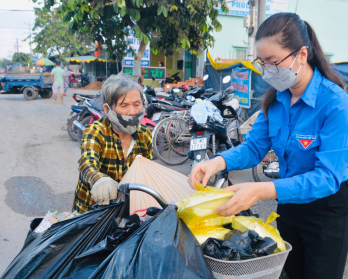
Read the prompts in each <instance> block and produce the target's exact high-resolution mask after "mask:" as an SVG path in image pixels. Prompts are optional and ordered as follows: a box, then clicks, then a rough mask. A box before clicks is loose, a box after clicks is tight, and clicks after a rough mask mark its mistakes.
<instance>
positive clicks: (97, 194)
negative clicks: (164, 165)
mask: <svg viewBox="0 0 348 279" xmlns="http://www.w3.org/2000/svg"><path fill="white" fill-rule="evenodd" d="M101 99H102V102H103V109H104V112H105V115H106V117H105V118H101V119H99V120H97V121H95V122H93V123H92V124H91V125H90V126H87V127H86V128H85V130H84V132H83V136H82V144H81V158H80V160H79V164H80V165H79V170H80V174H79V180H78V183H77V186H76V190H75V198H74V202H73V209H72V211H75V210H76V211H77V212H78V213H84V212H86V211H88V210H90V209H91V206H92V205H93V204H95V203H98V204H104V205H105V204H109V202H110V200H113V199H116V197H117V191H118V183H119V182H120V180H121V179H122V177H123V176H124V175H125V173H126V172H127V170H128V169H129V167H130V166H131V165H132V163H133V162H134V160H135V157H136V156H137V155H142V156H143V157H145V158H147V159H150V160H152V137H151V131H150V130H149V129H148V128H146V126H143V125H141V124H140V123H141V121H142V119H143V117H144V115H145V111H146V109H145V106H144V104H145V98H144V94H143V89H142V87H141V86H140V85H139V84H138V83H137V82H135V81H134V80H133V78H132V77H131V76H128V75H122V74H119V75H117V76H115V75H112V76H111V77H109V78H108V79H107V80H106V81H105V82H104V84H103V88H102V90H101Z"/></svg>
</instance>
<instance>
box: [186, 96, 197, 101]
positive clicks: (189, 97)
mask: <svg viewBox="0 0 348 279" xmlns="http://www.w3.org/2000/svg"><path fill="white" fill-rule="evenodd" d="M186 99H187V100H189V101H190V102H194V101H195V100H196V98H195V97H193V96H187V97H186Z"/></svg>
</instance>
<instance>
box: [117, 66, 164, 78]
mask: <svg viewBox="0 0 348 279" xmlns="http://www.w3.org/2000/svg"><path fill="white" fill-rule="evenodd" d="M142 68H143V69H144V70H145V71H146V74H145V75H144V78H145V79H151V78H152V77H155V79H159V80H161V79H163V80H164V79H166V68H165V67H142ZM122 73H125V74H128V75H130V76H131V75H133V66H123V67H122Z"/></svg>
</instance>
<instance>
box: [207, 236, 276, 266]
mask: <svg viewBox="0 0 348 279" xmlns="http://www.w3.org/2000/svg"><path fill="white" fill-rule="evenodd" d="M276 248H277V243H276V242H275V241H274V240H273V239H272V238H270V237H265V238H261V237H260V236H259V235H258V234H257V233H256V232H255V231H251V230H248V231H245V232H243V233H241V232H239V233H235V234H233V237H232V239H231V240H230V241H226V240H221V239H215V238H208V239H207V241H206V242H204V243H203V245H202V250H203V253H204V254H205V255H207V256H210V257H213V258H216V259H221V260H226V261H239V260H247V259H251V258H256V257H262V256H267V255H270V254H273V252H274V250H275V249H276Z"/></svg>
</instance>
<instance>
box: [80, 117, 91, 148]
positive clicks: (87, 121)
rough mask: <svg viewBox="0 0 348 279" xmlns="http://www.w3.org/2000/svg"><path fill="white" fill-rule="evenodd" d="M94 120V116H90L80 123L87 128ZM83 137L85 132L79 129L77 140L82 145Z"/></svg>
mask: <svg viewBox="0 0 348 279" xmlns="http://www.w3.org/2000/svg"><path fill="white" fill-rule="evenodd" d="M92 118H93V116H92V115H88V116H86V117H85V118H83V119H82V120H81V121H80V123H81V124H82V125H83V126H85V127H87V126H88V124H89V122H90V121H91V119H92ZM82 135H83V131H81V130H80V129H77V140H78V142H79V144H82Z"/></svg>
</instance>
